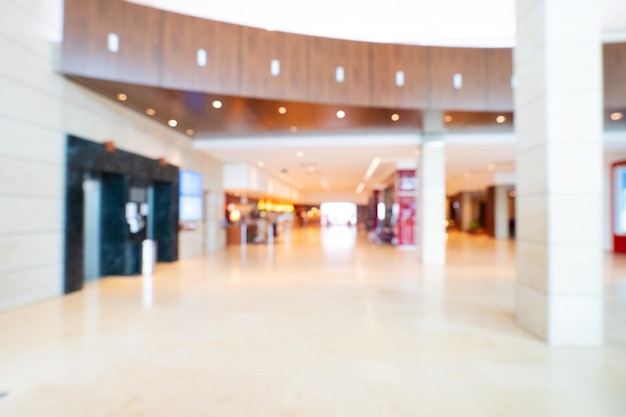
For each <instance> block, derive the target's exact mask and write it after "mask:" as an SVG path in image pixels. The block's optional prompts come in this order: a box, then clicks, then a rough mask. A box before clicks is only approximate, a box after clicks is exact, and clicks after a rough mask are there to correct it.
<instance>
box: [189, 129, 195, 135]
mask: <svg viewBox="0 0 626 417" xmlns="http://www.w3.org/2000/svg"><path fill="white" fill-rule="evenodd" d="M194 133H196V132H194V131H193V129H187V134H188V135H189V136H193V134H194Z"/></svg>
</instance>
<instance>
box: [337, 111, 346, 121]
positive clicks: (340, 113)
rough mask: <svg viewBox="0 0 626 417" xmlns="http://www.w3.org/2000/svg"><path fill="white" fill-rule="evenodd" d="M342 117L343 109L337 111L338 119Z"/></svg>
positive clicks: (343, 115)
mask: <svg viewBox="0 0 626 417" xmlns="http://www.w3.org/2000/svg"><path fill="white" fill-rule="evenodd" d="M344 117H346V112H345V111H343V110H339V111H338V112H337V118H339V119H343V118H344Z"/></svg>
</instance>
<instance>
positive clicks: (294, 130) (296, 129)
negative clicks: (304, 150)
mask: <svg viewBox="0 0 626 417" xmlns="http://www.w3.org/2000/svg"><path fill="white" fill-rule="evenodd" d="M289 130H291V131H292V132H294V133H296V132H297V131H298V126H291V129H289Z"/></svg>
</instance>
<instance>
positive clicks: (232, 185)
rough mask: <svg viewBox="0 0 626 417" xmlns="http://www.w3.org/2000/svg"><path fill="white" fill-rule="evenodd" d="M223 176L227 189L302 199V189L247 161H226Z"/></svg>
mask: <svg viewBox="0 0 626 417" xmlns="http://www.w3.org/2000/svg"><path fill="white" fill-rule="evenodd" d="M223 176H224V182H223V185H224V188H225V189H227V190H237V191H241V192H243V193H246V192H247V193H249V194H251V195H256V196H262V197H264V196H267V197H273V198H277V199H280V198H282V199H285V200H288V201H290V202H294V203H297V202H300V201H301V200H302V193H301V192H300V191H298V190H297V189H295V188H294V187H292V186H290V185H289V184H287V183H285V182H284V181H282V180H279V179H276V178H274V177H272V176H271V175H268V174H267V173H266V172H264V171H262V170H260V169H258V168H256V167H253V166H250V165H248V164H247V163H245V162H229V163H225V164H224V167H223Z"/></svg>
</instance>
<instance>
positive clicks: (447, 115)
mask: <svg viewBox="0 0 626 417" xmlns="http://www.w3.org/2000/svg"><path fill="white" fill-rule="evenodd" d="M443 121H444V122H446V123H450V122H451V121H452V116H450V115H449V114H446V115H445V116H444V118H443Z"/></svg>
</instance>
